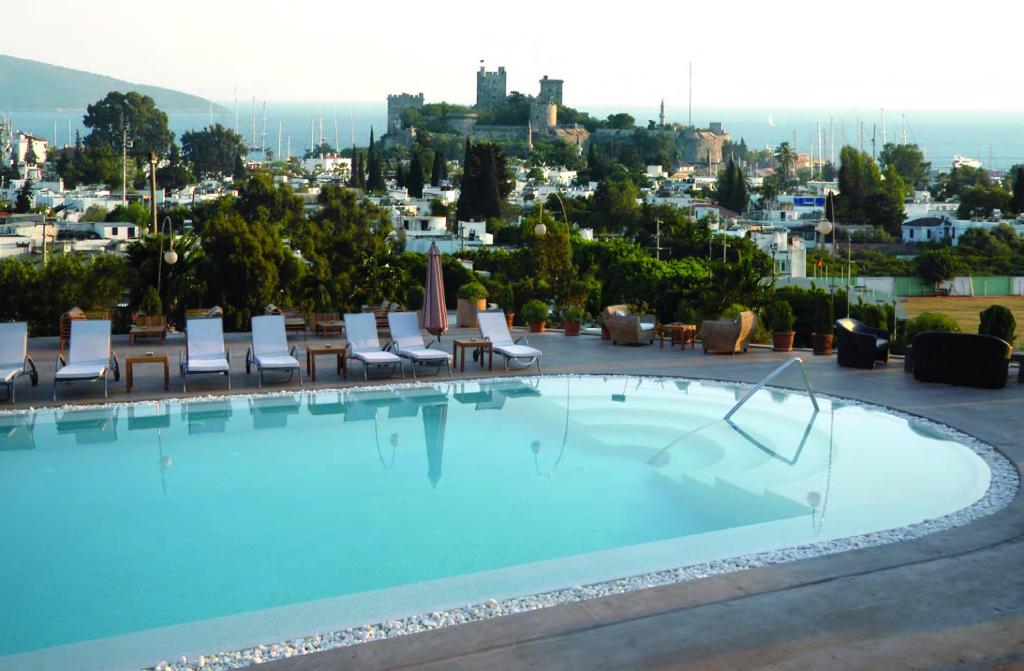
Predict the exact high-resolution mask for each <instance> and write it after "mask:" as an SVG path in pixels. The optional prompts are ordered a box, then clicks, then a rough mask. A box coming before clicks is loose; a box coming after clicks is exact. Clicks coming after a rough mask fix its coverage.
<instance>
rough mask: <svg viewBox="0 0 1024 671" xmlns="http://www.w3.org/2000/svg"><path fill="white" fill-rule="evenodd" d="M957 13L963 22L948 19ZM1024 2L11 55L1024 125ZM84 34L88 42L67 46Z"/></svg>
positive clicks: (265, 77) (274, 76)
mask: <svg viewBox="0 0 1024 671" xmlns="http://www.w3.org/2000/svg"><path fill="white" fill-rule="evenodd" d="M948 7H949V8H953V9H948ZM1021 19H1024V3H1019V2H1011V1H1010V0H1002V1H999V2H995V1H991V0H975V1H974V2H971V3H957V4H956V5H953V4H952V3H947V2H938V3H936V2H927V3H926V2H921V1H920V0H912V1H901V0H895V1H893V0H886V1H884V2H882V1H878V0H858V1H857V2H831V3H821V2H811V1H803V0H778V1H776V2H770V3H769V2H753V1H749V2H735V1H732V0H724V1H722V2H717V3H693V2H678V1H676V2H662V1H660V0H653V1H650V2H644V3H621V4H620V3H596V2H586V3H583V2H557V1H551V0H548V1H546V2H536V1H534V0H520V1H519V2H501V3H488V2H480V1H479V0H478V1H476V2H463V1H461V0H459V1H451V2H446V1H439V2H411V1H407V0H390V1H389V2H386V3H385V2H351V1H349V0H336V1H331V0H328V1H327V2H324V1H323V0H315V1H313V0H276V1H275V2H270V1H268V0H246V1H244V2H243V1H241V0H174V2H138V1H137V0H131V1H127V0H95V1H94V2H89V3H85V2H82V1H81V0H48V1H47V2H34V3H33V2H28V3H19V4H18V24H19V25H22V26H37V27H40V28H41V29H40V30H11V29H8V30H5V31H4V37H3V43H2V45H0V52H3V53H7V54H9V55H11V56H17V57H21V58H30V59H35V60H41V61H45V62H48V63H53V64H56V65H63V66H66V67H73V68H77V69H82V70H88V71H92V72H97V73H100V74H105V75H109V76H112V77H117V78H120V79H126V80H128V81H131V82H135V83H145V84H154V85H158V86H165V87H168V88H173V89H178V90H182V91H186V92H189V93H194V94H197V95H201V96H204V97H206V98H210V99H213V100H217V101H230V100H231V99H232V97H233V95H234V94H235V91H236V90H237V95H238V97H239V99H241V100H245V99H248V98H250V97H253V96H255V97H256V98H258V99H261V100H279V101H283V100H294V101H328V100H336V101H383V100H384V99H385V97H386V95H387V94H388V93H395V92H402V91H407V92H415V93H418V92H423V93H424V94H425V96H426V99H427V101H438V100H447V101H449V102H458V103H472V102H473V101H474V96H475V82H476V79H475V71H476V70H477V69H478V68H479V66H480V61H481V60H483V61H485V63H486V65H487V68H488V69H489V70H491V69H496V68H497V67H498V66H499V65H503V66H505V68H506V70H507V72H508V89H509V90H510V91H512V90H518V91H522V92H524V93H531V94H535V93H536V92H537V88H538V84H537V80H538V79H540V78H541V77H542V76H543V75H545V74H546V75H548V76H550V77H552V78H559V79H563V80H565V88H564V102H565V104H566V105H569V106H572V107H579V108H584V109H585V108H586V107H587V105H638V104H652V101H653V104H657V102H658V101H660V100H661V99H665V101H666V104H667V105H669V106H671V107H675V108H677V109H678V108H680V107H684V106H685V105H686V101H687V86H688V82H687V79H688V76H687V72H688V63H690V62H691V61H692V63H693V71H694V80H693V97H694V105H695V106H701V107H754V108H779V109H782V108H816V109H821V108H833V109H840V108H853V107H857V108H865V109H866V108H881V107H885V108H888V109H905V110H911V109H922V110H924V109H943V110H946V109H979V110H1006V111H1022V112H1024V85H1022V84H1024V76H1022V75H1021V73H1020V70H1019V63H1020V61H1019V52H1018V49H1019V46H1018V45H1019V42H1020V34H1021V33H1020V30H1021V25H1024V21H1022V20H1021ZM66 27H73V30H74V35H75V36H76V37H74V38H72V37H71V34H70V31H68V30H63V29H64V28H66Z"/></svg>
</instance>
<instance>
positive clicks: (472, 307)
mask: <svg viewBox="0 0 1024 671" xmlns="http://www.w3.org/2000/svg"><path fill="white" fill-rule="evenodd" d="M455 295H456V296H458V298H459V302H458V305H457V307H456V320H457V321H458V325H459V326H468V327H470V328H472V327H474V326H476V313H477V312H483V311H484V310H486V309H487V287H485V286H484V285H482V284H480V283H479V282H466V283H465V284H463V285H462V286H461V287H459V290H458V291H457V292H456V293H455Z"/></svg>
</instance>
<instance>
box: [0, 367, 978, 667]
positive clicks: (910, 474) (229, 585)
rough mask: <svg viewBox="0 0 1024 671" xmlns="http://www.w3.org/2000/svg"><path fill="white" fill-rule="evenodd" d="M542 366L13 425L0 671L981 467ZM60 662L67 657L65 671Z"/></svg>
mask: <svg viewBox="0 0 1024 671" xmlns="http://www.w3.org/2000/svg"><path fill="white" fill-rule="evenodd" d="M745 389H746V388H744V387H740V386H737V385H731V384H724V383H715V382H699V381H688V380H674V379H662V378H649V377H648V378H642V377H593V376H579V377H577V376H570V377H565V376H544V377H532V378H524V379H512V380H486V381H474V382H455V383H448V382H441V383H438V384H434V385H408V386H402V387H393V388H378V389H360V390H347V391H339V392H308V393H296V394H272V395H261V396H242V397H228V398H220V399H201V400H187V401H181V402H178V401H172V402H161V403H140V404H134V405H106V406H99V407H93V408H85V409H68V410H60V409H57V410H40V411H37V412H34V413H20V414H19V413H13V414H4V415H0V538H3V539H5V543H4V545H5V550H4V551H3V552H0V594H3V595H4V598H2V599H0V668H8V667H11V668H15V667H18V666H21V665H30V664H35V665H42V666H52V665H53V664H52V663H53V662H62V663H65V665H66V666H67V665H69V664H70V666H73V667H74V668H90V667H92V668H103V667H105V666H114V667H121V666H125V667H128V666H139V665H146V664H152V663H154V662H156V661H157V660H160V659H166V658H176V657H177V656H178V655H182V654H186V655H187V654H195V653H200V652H207V653H208V652H215V651H217V650H226V649H236V648H241V647H243V646H248V645H251V644H253V643H257V642H268V641H277V640H282V639H284V638H289V637H293V636H300V635H304V634H309V633H311V632H318V631H320V632H322V631H329V630H335V629H341V628H345V627H350V626H355V625H361V624H366V623H370V622H381V621H386V620H389V619H392V618H397V617H403V616H407V615H412V614H417V613H429V612H431V611H437V610H441V609H445V608H450V607H456V606H461V605H464V604H469V603H478V602H483V601H485V600H487V599H491V598H497V599H503V598H507V597H512V596H517V595H523V594H535V593H539V592H544V591H548V590H554V589H558V588H563V587H566V586H573V585H581V584H587V583H593V582H599V581H603V580H610V579H614V578H619V577H623V576H630V575H636V574H641V573H647V572H652V571H660V570H664V569H668V568H674V567H680V566H687V565H691V564H697V563H700V562H707V561H711V560H717V559H722V558H727V557H734V556H739V555H747V554H751V553H756V552H762V551H766V550H773V549H777V548H787V547H793V546H798V545H803V544H807V543H815V542H820V541H826V540H829V539H836V538H844V537H848V536H855V535H858V534H865V533H870V532H876V531H880V530H885V529H893V528H897V527H904V526H907V525H911V524H915V523H918V522H921V521H923V520H928V519H934V518H938V517H942V516H944V515H948V514H950V513H953V512H955V511H957V510H960V509H962V508H965V507H966V506H969V505H971V504H972V503H974V502H975V501H978V500H979V499H980V498H981V497H982V496H983V495H984V494H985V493H986V490H987V489H988V487H989V482H990V476H991V473H990V469H989V467H988V466H987V465H986V463H985V461H984V460H983V459H981V458H980V457H979V456H978V455H977V454H976V453H975V452H974V451H972V450H971V449H970V448H968V447H966V446H964V445H962V444H960V443H959V442H957V441H955V440H952V439H950V438H949V437H948V436H947V435H946V434H944V433H942V432H939V431H937V430H936V429H935V428H934V425H931V424H928V423H925V422H921V421H917V420H914V419H909V418H905V417H898V416H894V415H891V414H886V413H882V412H879V411H877V410H875V409H871V408H868V407H864V406H861V405H856V404H850V403H844V402H841V401H836V400H829V399H822V398H819V403H820V411H817V412H816V411H815V410H814V409H813V407H812V406H811V403H810V400H809V398H808V397H807V396H806V395H804V394H801V393H795V392H783V391H779V390H764V391H762V392H759V393H758V394H756V395H755V396H753V397H752V399H751V400H750V402H749V403H747V404H746V405H745V406H743V408H742V409H740V410H739V412H737V413H736V414H735V415H734V416H733V417H732V418H731V421H729V422H726V421H723V420H722V417H723V416H724V415H725V414H726V412H727V411H728V410H729V409H730V408H731V407H732V406H733V405H734V404H735V403H736V401H737V400H738V399H739V398H740V397H741V396H742V394H743V392H744V391H745ZM69 660H74V663H70V662H69Z"/></svg>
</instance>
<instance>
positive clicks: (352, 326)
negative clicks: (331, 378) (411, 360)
mask: <svg viewBox="0 0 1024 671" xmlns="http://www.w3.org/2000/svg"><path fill="white" fill-rule="evenodd" d="M345 337H346V338H347V339H348V351H347V353H346V357H348V358H349V359H356V360H357V361H362V362H363V379H369V373H368V372H367V369H369V367H370V366H391V374H392V375H394V374H395V368H396V367H397V368H398V369H399V370H400V371H402V377H405V367H404V366H402V359H401V358H399V356H398V355H397V354H392V353H391V352H385V351H384V350H383V348H382V347H381V346H380V339H379V338H378V337H377V320H376V318H375V317H374V315H373V313H372V312H353V313H347V314H346V315H345Z"/></svg>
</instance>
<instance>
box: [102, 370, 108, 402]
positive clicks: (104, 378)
mask: <svg viewBox="0 0 1024 671" xmlns="http://www.w3.org/2000/svg"><path fill="white" fill-rule="evenodd" d="M103 398H109V396H107V374H106V373H104V374H103Z"/></svg>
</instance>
